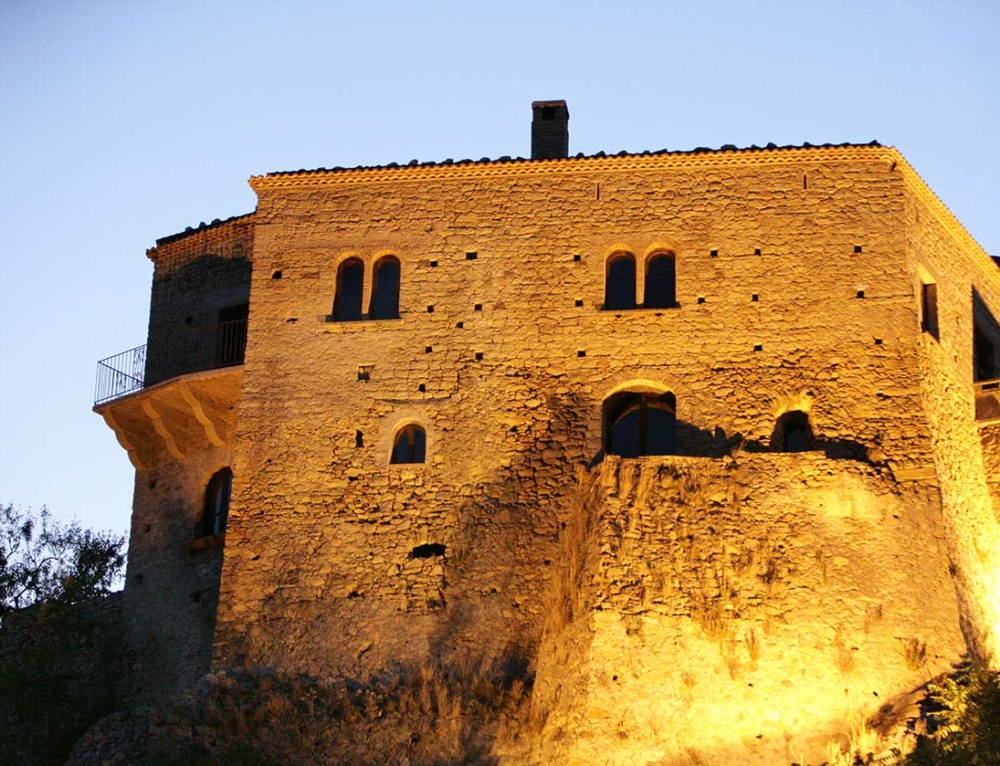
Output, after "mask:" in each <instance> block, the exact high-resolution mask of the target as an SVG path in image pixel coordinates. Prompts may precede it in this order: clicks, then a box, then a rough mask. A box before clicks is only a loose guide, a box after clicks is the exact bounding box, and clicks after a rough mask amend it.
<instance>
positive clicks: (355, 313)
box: [333, 258, 365, 322]
mask: <svg viewBox="0 0 1000 766" xmlns="http://www.w3.org/2000/svg"><path fill="white" fill-rule="evenodd" d="M364 287H365V264H364V263H362V261H361V259H360V258H348V259H347V260H346V261H344V262H343V263H342V264H340V268H339V269H337V293H336V295H335V296H334V298H333V321H335V322H356V321H358V320H359V319H361V300H362V293H363V292H364Z"/></svg>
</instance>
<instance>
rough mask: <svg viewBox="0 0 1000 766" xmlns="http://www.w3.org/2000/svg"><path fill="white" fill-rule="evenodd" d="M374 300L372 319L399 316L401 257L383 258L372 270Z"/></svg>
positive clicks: (370, 309)
mask: <svg viewBox="0 0 1000 766" xmlns="http://www.w3.org/2000/svg"><path fill="white" fill-rule="evenodd" d="M372 274H373V276H372V279H373V284H372V302H371V306H370V307H369V311H368V316H370V317H371V318H372V319H398V318H399V259H397V258H393V257H392V256H389V257H386V258H383V259H381V260H380V261H379V262H378V263H376V264H375V269H374V271H373V272H372Z"/></svg>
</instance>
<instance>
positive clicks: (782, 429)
mask: <svg viewBox="0 0 1000 766" xmlns="http://www.w3.org/2000/svg"><path fill="white" fill-rule="evenodd" d="M812 443H813V434H812V427H811V426H810V425H809V416H808V415H807V414H806V413H804V412H802V410H792V411H791V412H786V413H785V414H784V415H782V416H781V417H780V418H778V422H777V423H775V424H774V434H772V436H771V446H772V447H773V448H774V449H775V450H777V451H778V452H805V451H807V450H809V449H810V448H811V447H812Z"/></svg>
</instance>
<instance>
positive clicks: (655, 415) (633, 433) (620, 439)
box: [604, 391, 677, 457]
mask: <svg viewBox="0 0 1000 766" xmlns="http://www.w3.org/2000/svg"><path fill="white" fill-rule="evenodd" d="M604 451H605V452H606V453H607V454H609V455H620V456H621V457H640V456H642V455H676V454H677V400H676V398H675V397H674V395H673V394H671V393H666V394H654V393H645V392H638V391H623V392H621V393H619V394H615V395H614V396H612V397H609V398H608V399H607V400H606V401H605V402H604Z"/></svg>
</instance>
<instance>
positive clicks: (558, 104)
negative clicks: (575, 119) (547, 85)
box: [531, 99, 569, 117]
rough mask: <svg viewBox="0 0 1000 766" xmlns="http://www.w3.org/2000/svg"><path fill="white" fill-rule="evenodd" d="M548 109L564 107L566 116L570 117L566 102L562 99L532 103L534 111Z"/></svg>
mask: <svg viewBox="0 0 1000 766" xmlns="http://www.w3.org/2000/svg"><path fill="white" fill-rule="evenodd" d="M546 107H562V108H563V109H565V110H566V116H567V117H569V109H568V108H567V107H566V102H565V101H563V100H562V99H555V100H552V101H532V102H531V108H532V109H544V108H546Z"/></svg>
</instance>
